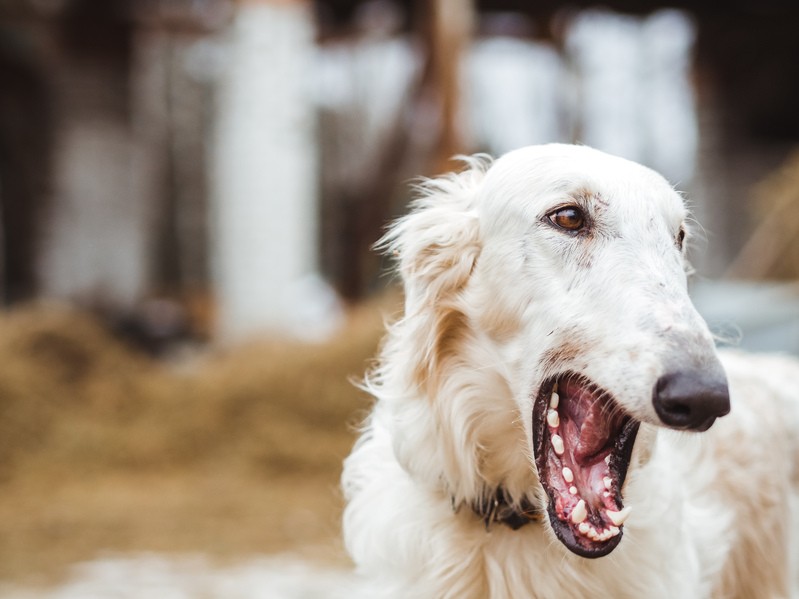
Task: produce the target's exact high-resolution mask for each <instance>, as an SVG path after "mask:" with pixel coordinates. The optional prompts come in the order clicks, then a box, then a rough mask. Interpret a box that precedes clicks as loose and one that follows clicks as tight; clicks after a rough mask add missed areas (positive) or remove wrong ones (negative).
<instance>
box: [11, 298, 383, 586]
mask: <svg viewBox="0 0 799 599" xmlns="http://www.w3.org/2000/svg"><path fill="white" fill-rule="evenodd" d="M394 302H395V300H394V299H392V300H389V301H386V302H383V303H382V304H381V308H386V307H387V306H394ZM383 311H385V310H381V309H377V308H376V307H375V306H374V305H372V306H369V307H365V308H360V309H358V310H355V311H354V312H353V314H352V315H351V317H350V319H349V324H348V326H347V327H346V328H345V330H344V331H342V333H341V334H339V335H338V336H337V337H336V338H335V339H332V340H331V341H330V342H328V343H325V344H319V345H307V344H300V343H288V342H282V343H281V342H277V341H271V342H270V341H262V342H253V343H251V344H249V345H247V346H244V347H238V348H234V349H231V350H229V351H226V352H225V353H221V354H216V355H206V356H204V357H202V358H199V359H196V360H195V361H193V362H192V363H191V365H190V366H189V367H186V366H185V365H184V366H183V367H182V368H181V369H180V370H176V369H175V368H172V367H168V366H165V365H164V364H160V363H156V362H154V361H151V360H149V359H148V358H146V357H144V356H142V355H139V354H137V353H136V352H134V351H133V350H130V349H128V348H126V347H125V346H123V345H122V344H120V343H119V342H117V341H116V340H114V339H113V338H111V337H110V335H108V334H107V333H106V332H105V330H104V329H103V328H102V327H101V326H100V325H99V324H98V323H97V322H95V321H93V320H92V319H91V318H89V317H87V316H86V315H83V314H80V313H77V312H75V311H73V310H70V309H67V308H63V307H54V306H36V307H27V308H24V309H19V310H15V311H13V312H10V313H6V314H2V315H0V360H1V361H2V364H3V367H2V369H0V578H6V579H9V578H10V579H14V578H17V579H18V578H20V577H29V576H30V575H31V574H37V573H38V574H43V575H50V574H52V573H54V572H57V571H58V570H59V569H60V568H62V567H63V566H66V565H68V564H69V563H71V562H74V561H76V560H82V559H89V558H91V557H94V556H95V555H97V554H98V553H99V552H102V551H106V550H110V551H147V550H156V551H201V552H206V553H210V554H211V555H217V556H220V557H225V556H234V555H240V554H247V553H258V552H269V551H276V550H283V549H300V548H302V547H305V546H308V545H310V544H323V545H326V546H330V545H331V543H334V539H335V538H336V536H337V530H338V524H337V521H338V515H339V510H340V499H339V498H338V493H337V490H336V485H337V479H338V475H339V471H340V465H341V460H342V458H343V457H344V456H345V455H346V454H347V452H348V451H349V449H350V446H351V444H352V442H353V438H354V435H353V432H352V425H353V424H354V423H356V422H357V420H358V418H359V415H361V414H362V413H364V412H365V410H366V408H367V407H368V399H367V398H366V397H365V396H364V395H363V394H362V393H361V392H359V391H358V390H357V389H356V388H355V387H354V386H353V384H352V382H351V378H353V377H355V378H357V377H359V376H360V375H361V374H362V373H363V371H364V369H365V368H366V366H367V363H368V360H369V359H370V357H371V356H372V355H373V354H374V352H375V349H376V345H377V342H378V339H379V336H380V331H381V330H382V318H383V316H382V315H381V312H383Z"/></svg>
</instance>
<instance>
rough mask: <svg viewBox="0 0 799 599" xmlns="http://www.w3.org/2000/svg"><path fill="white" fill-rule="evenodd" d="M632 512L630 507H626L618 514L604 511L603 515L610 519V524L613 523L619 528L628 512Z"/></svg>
mask: <svg viewBox="0 0 799 599" xmlns="http://www.w3.org/2000/svg"><path fill="white" fill-rule="evenodd" d="M632 510H633V508H632V506H629V505H628V506H627V507H626V508H624V509H623V510H621V511H619V512H614V511H611V510H605V514H607V516H608V518H609V519H610V521H611V522H613V524H615V525H616V526H621V525H622V524H624V521H625V520H626V519H627V517H628V516H629V515H630V512H631V511H632Z"/></svg>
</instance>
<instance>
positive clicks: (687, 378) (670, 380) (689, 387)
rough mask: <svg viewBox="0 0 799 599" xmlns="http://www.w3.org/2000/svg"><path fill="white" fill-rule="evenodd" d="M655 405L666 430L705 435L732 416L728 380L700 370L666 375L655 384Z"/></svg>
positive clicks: (719, 373) (718, 374)
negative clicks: (721, 419)
mask: <svg viewBox="0 0 799 599" xmlns="http://www.w3.org/2000/svg"><path fill="white" fill-rule="evenodd" d="M652 403H653V404H654V406H655V412H656V413H657V415H658V417H659V418H660V420H661V421H662V422H663V424H665V425H666V426H669V427H671V428H676V429H684V430H694V431H706V430H707V429H709V428H710V427H711V426H712V424H713V422H715V420H716V418H719V417H721V416H724V415H726V414H729V412H730V393H729V389H728V388H727V377H726V376H725V375H724V373H723V371H721V372H717V371H711V372H708V371H704V370H698V369H687V370H676V371H673V372H669V373H666V374H664V375H663V376H661V377H660V378H659V379H658V381H657V383H656V384H655V389H654V390H653V394H652Z"/></svg>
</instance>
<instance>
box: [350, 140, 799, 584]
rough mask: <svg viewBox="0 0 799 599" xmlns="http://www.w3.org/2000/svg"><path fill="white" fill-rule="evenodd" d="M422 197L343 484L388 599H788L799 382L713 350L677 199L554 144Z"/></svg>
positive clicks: (357, 537) (618, 163)
mask: <svg viewBox="0 0 799 599" xmlns="http://www.w3.org/2000/svg"><path fill="white" fill-rule="evenodd" d="M422 192H423V196H422V197H421V199H420V200H418V202H417V203H416V205H415V209H414V210H413V212H412V213H411V214H410V215H408V216H406V217H405V218H403V219H401V220H399V221H398V222H397V223H396V224H395V225H394V226H393V228H392V229H391V230H390V231H389V233H388V234H387V236H386V238H385V239H384V247H385V248H386V249H388V250H389V251H390V252H392V253H393V254H394V255H395V256H397V259H398V262H399V271H400V273H401V275H402V279H403V282H404V286H405V297H406V303H405V314H404V317H403V318H402V319H401V320H400V321H399V322H397V323H396V324H394V325H393V326H392V327H391V329H390V331H389V333H388V336H387V339H386V341H385V344H384V346H383V349H382V352H381V355H380V359H379V362H378V365H377V366H376V368H375V369H374V371H373V372H372V373H371V375H370V376H369V377H368V379H367V383H366V386H367V388H368V389H369V391H370V392H371V393H372V394H373V395H374V396H375V398H376V399H377V402H376V404H375V406H374V410H373V412H372V414H371V416H370V418H369V419H368V422H367V423H366V425H365V429H364V431H363V434H362V436H361V438H360V440H359V441H358V443H357V445H356V447H355V448H354V450H353V452H352V455H351V456H350V457H349V458H348V459H347V461H346V463H345V468H344V474H343V486H344V491H345V495H346V497H347V500H348V505H347V508H346V511H345V515H344V533H345V540H346V544H347V548H348V550H349V552H350V553H351V555H352V557H353V559H354V560H355V562H356V564H357V566H358V569H359V571H360V572H361V573H362V574H364V575H365V576H367V577H369V579H370V581H371V582H370V584H371V591H370V596H371V597H375V598H376V597H401V598H408V599H410V598H413V599H418V598H432V599H444V598H453V599H456V598H457V599H488V598H491V599H498V598H511V599H526V598H531V597H539V598H548V599H561V598H566V597H612V598H621V597H635V598H647V599H651V598H656V597H664V598H680V599H685V598H690V597H742V598H767V597H788V596H790V595H791V594H792V590H793V580H792V564H791V561H790V560H791V554H792V549H791V542H790V539H791V536H792V535H791V532H790V528H791V525H792V520H793V515H792V511H791V503H792V501H793V487H794V483H795V478H796V475H797V473H796V469H795V457H796V456H797V438H799V435H797V431H796V427H797V423H798V422H799V417H798V415H799V411H797V405H799V364H797V362H795V361H793V360H791V359H789V358H780V357H775V356H770V357H752V356H744V355H742V354H736V353H722V354H721V355H719V354H717V352H716V349H715V347H714V343H713V339H712V337H711V334H710V332H709V331H708V328H707V326H706V325H705V323H704V322H703V321H702V319H701V317H700V316H699V315H698V314H697V312H696V310H695V309H694V307H693V305H692V304H691V301H690V299H689V297H688V293H687V289H686V270H687V268H686V261H685V242H686V236H690V230H689V226H688V223H687V214H686V209H685V208H684V206H683V202H682V199H681V198H680V196H679V195H678V194H677V193H676V192H675V191H674V190H673V189H672V188H671V186H669V185H668V183H667V182H666V181H665V180H664V179H663V178H662V177H661V176H659V175H658V174H656V173H655V172H653V171H651V170H649V169H647V168H644V167H642V166H640V165H637V164H635V163H632V162H628V161H626V160H623V159H620V158H616V157H613V156H609V155H607V154H603V153H601V152H598V151H596V150H592V149H590V148H587V147H579V146H568V145H545V146H534V147H529V148H524V149H521V150H517V151H515V152H511V153H509V154H507V155H505V156H503V157H502V158H500V159H498V160H497V161H496V162H494V163H493V164H492V163H489V162H488V161H487V160H483V159H480V158H477V159H471V160H469V168H468V169H467V170H465V171H464V172H461V173H458V174H454V175H450V176H447V177H443V178H440V179H436V180H433V181H429V182H427V183H425V184H424V185H423V186H422ZM725 371H726V376H725ZM728 389H729V391H728ZM730 408H732V409H730ZM728 412H729V413H730V415H729V416H727V415H726V414H727V413H728ZM722 416H723V418H720V417H722ZM717 419H718V421H716V420H717ZM714 423H715V424H714ZM711 425H712V428H711ZM589 558H597V559H589Z"/></svg>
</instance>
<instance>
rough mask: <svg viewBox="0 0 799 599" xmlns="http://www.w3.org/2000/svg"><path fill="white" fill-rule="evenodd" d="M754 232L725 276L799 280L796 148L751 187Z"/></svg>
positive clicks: (798, 167) (798, 156)
mask: <svg viewBox="0 0 799 599" xmlns="http://www.w3.org/2000/svg"><path fill="white" fill-rule="evenodd" d="M752 195H753V207H754V209H755V211H756V214H755V222H756V223H757V225H756V227H755V230H754V232H753V233H752V235H751V236H750V237H749V240H748V241H747V242H746V244H745V245H744V247H743V249H742V250H741V251H740V253H739V254H738V256H736V258H735V260H734V261H733V263H732V265H731V266H730V268H729V269H728V272H727V274H728V276H733V277H740V278H751V279H782V280H786V279H788V280H791V279H799V150H796V151H794V152H793V153H792V154H791V155H789V156H788V158H787V159H786V160H785V162H784V163H783V164H782V166H780V167H779V168H778V169H776V170H775V171H774V172H772V173H771V174H769V175H768V176H767V177H766V178H765V179H764V180H763V181H761V182H760V183H759V184H758V185H757V186H755V188H754V190H753V194H752Z"/></svg>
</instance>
